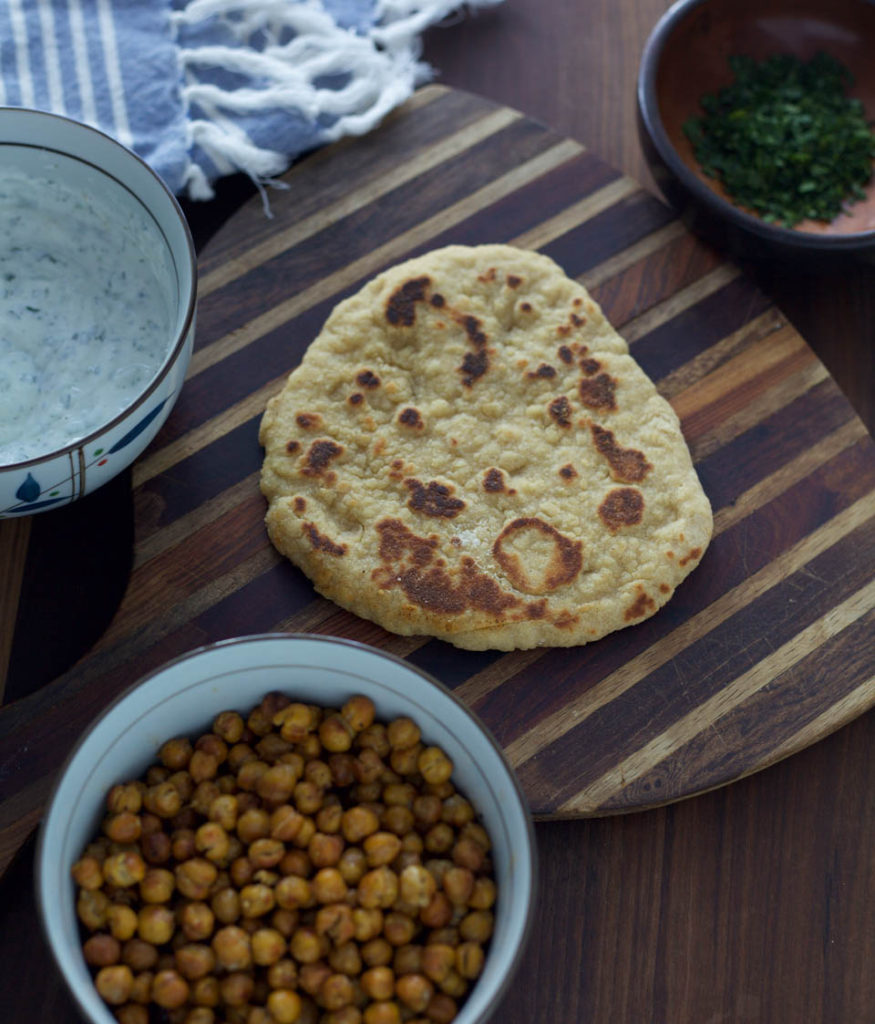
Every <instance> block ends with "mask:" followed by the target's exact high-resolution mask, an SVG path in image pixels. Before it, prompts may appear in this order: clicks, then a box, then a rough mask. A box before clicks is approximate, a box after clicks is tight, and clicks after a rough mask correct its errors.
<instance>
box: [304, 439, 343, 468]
mask: <svg viewBox="0 0 875 1024" xmlns="http://www.w3.org/2000/svg"><path fill="white" fill-rule="evenodd" d="M342 454H343V446H342V445H339V444H337V442H336V441H331V440H326V439H321V440H319V441H314V442H313V443H312V444H311V445H310V447H309V448H308V449H307V454H306V455H305V456H304V466H303V468H302V470H301V472H302V473H303V474H304V475H305V476H321V475H322V474H323V473H324V472H325V470H326V468H327V467H328V466H329V464H330V463H331V462H332V461H333V460H334V459H336V458H338V457H339V456H340V455H342Z"/></svg>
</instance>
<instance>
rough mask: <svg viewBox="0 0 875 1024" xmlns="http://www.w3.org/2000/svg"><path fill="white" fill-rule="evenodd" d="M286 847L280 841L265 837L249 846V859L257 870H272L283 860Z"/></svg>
mask: <svg viewBox="0 0 875 1024" xmlns="http://www.w3.org/2000/svg"><path fill="white" fill-rule="evenodd" d="M285 852H286V848H285V846H283V844H282V842H281V841H280V840H279V839H272V838H271V837H270V836H264V837H263V838H261V839H256V840H254V841H253V842H251V843H250V844H249V850H248V851H247V854H246V855H247V857H248V858H249V860H250V861H251V863H252V864H253V865H254V866H255V867H256V868H272V867H276V865H277V864H279V862H280V861H281V860H282V859H283V856H284V854H285Z"/></svg>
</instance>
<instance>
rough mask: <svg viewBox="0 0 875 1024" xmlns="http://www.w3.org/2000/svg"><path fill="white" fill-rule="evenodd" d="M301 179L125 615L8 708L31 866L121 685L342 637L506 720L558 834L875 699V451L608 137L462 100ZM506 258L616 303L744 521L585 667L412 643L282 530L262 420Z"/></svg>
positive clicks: (231, 249)
mask: <svg viewBox="0 0 875 1024" xmlns="http://www.w3.org/2000/svg"><path fill="white" fill-rule="evenodd" d="M411 168H412V169H411ZM288 180H289V184H290V185H291V189H290V192H289V193H288V196H289V198H288V199H287V200H286V201H283V195H285V194H279V195H278V196H277V197H276V198H275V200H274V218H273V220H271V221H267V220H265V219H264V217H263V213H262V210H261V206H260V203H258V202H257V201H253V202H252V203H251V204H249V205H248V206H246V207H244V208H243V209H242V210H241V211H240V213H239V214H237V215H236V216H235V217H233V218H232V219H231V221H230V222H229V223H228V225H226V227H225V228H223V229H222V230H221V231H220V232H219V233H218V234H217V236H216V237H215V239H214V240H213V242H212V243H211V245H210V246H209V247H208V248H207V250H206V251H205V252H204V254H203V256H202V260H201V270H202V280H203V282H204V287H203V292H202V297H201V301H200V307H199V329H198V340H197V351H196V354H195V357H194V359H193V361H192V367H191V370H190V373H189V377H188V379H187V381H186V385H185V388H184V389H183V394H182V397H181V399H180V401H179V403H178V405H177V407H176V408H175V410H174V412H173V414H172V416H171V418H170V419H169V420H168V422H167V424H166V425H165V427H164V428H163V429H162V431H161V433H160V435H159V437H158V438H157V439H156V441H155V442H154V443H153V445H152V446H151V447H150V449H149V451H148V452H147V453H146V454H145V456H144V457H143V458H142V459H141V460H140V461H139V462H138V463H137V464H136V466H135V467H134V469H133V471H132V479H133V500H134V508H135V530H136V536H135V545H134V552H135V554H134V567H133V569H132V573H131V578H130V583H129V585H128V588H127V590H126V592H125V595H124V598H123V599H122V601H121V604H120V607H119V609H118V612H117V614H116V615H115V617H114V619H113V620H112V622H111V623H110V624H109V626H108V628H107V629H106V630H105V632H104V633H103V635H102V636H101V637H100V639H99V640H98V641H97V642H96V643H95V644H94V645H93V647H92V649H91V651H90V652H89V653H88V654H87V655H86V656H85V657H84V658H83V659H81V660H80V661H79V663H78V664H77V665H76V666H75V667H74V668H73V669H71V670H70V671H69V672H67V673H65V674H64V675H62V676H61V677H60V678H59V679H57V680H56V681H55V682H53V683H51V684H50V685H48V686H46V687H44V688H42V689H41V690H39V691H37V692H36V693H34V694H33V695H31V696H29V697H26V698H23V699H21V700H18V701H16V702H15V703H13V704H12V705H10V706H9V707H6V708H4V709H2V711H0V837H3V843H2V848H4V849H6V851H7V854H8V853H9V852H11V851H12V850H14V848H15V846H16V845H17V843H18V842H20V836H21V821H22V819H23V818H24V819H26V820H31V818H32V816H33V814H34V813H35V811H36V810H37V809H38V806H39V804H38V801H39V799H40V798H41V797H42V796H44V793H45V784H46V780H47V779H49V778H50V777H51V776H52V774H53V772H54V771H55V770H56V769H57V767H58V766H59V764H60V762H61V760H62V759H63V757H64V756H65V754H66V752H67V751H68V750H69V748H70V746H71V744H72V742H73V741H74V739H75V738H76V736H78V735H79V733H80V732H81V730H82V729H83V728H85V727H86V725H87V723H88V722H89V721H90V720H91V718H92V717H93V716H94V715H95V714H96V713H97V712H98V711H99V710H100V709H101V708H102V707H103V706H104V705H105V704H106V703H107V702H108V700H109V699H110V698H111V697H112V696H113V695H114V694H116V693H118V692H119V691H120V690H121V689H123V688H124V687H125V686H127V685H129V684H130V682H131V681H132V679H133V678H135V677H136V676H137V675H140V674H142V673H143V672H145V671H147V670H148V669H150V668H152V667H155V666H157V665H159V664H161V663H162V662H164V661H166V660H167V659H168V658H170V657H172V656H174V655H175V654H177V653H180V652H182V651H184V650H187V649H189V648H190V647H192V646H194V645H196V644H199V643H203V642H207V641H210V640H215V639H219V638H222V637H226V636H231V635H239V634H241V633H252V632H260V631H271V630H277V629H292V630H308V631H320V632H326V633H331V634H336V635H343V636H348V637H354V638H356V639H359V640H364V641H366V642H370V643H375V644H377V645H384V646H389V647H390V648H391V649H393V650H396V651H398V652H399V653H402V654H403V655H404V656H405V657H407V658H409V660H410V661H411V662H413V663H414V664H417V665H420V666H422V667H423V668H425V669H427V670H428V671H430V672H432V673H434V674H435V675H436V676H438V677H439V678H441V679H442V680H443V681H444V682H445V683H446V684H447V685H448V686H450V687H452V688H454V689H455V690H457V692H458V693H459V694H460V695H461V696H462V697H463V698H464V699H466V700H467V701H468V702H469V703H470V704H471V705H472V706H473V707H474V708H475V709H476V710H477V711H478V713H479V714H480V715H481V717H482V718H483V719H484V721H485V722H486V723H487V725H489V726H490V727H491V729H492V730H493V732H494V733H495V735H496V736H497V738H498V740H499V742H500V743H502V745H503V746H504V747H505V749H506V750H507V751H508V754H509V756H510V758H511V761H512V763H513V764H514V765H515V767H516V769H517V771H518V773H519V776H520V779H521V780H522V783H523V786H524V788H525V790H526V792H527V794H528V796H529V799H530V802H531V806H532V810H533V812H534V813H535V814H536V815H537V816H539V817H575V816H579V815H593V814H605V813H615V812H618V811H631V810H639V809H642V808H645V807H650V806H655V805H659V804H663V803H665V802H668V801H673V800H678V799H680V798H684V797H688V796H691V795H692V794H695V793H697V792H701V791H703V790H706V789H710V788H713V787H715V786H720V785H723V784H725V783H727V782H730V781H732V780H735V779H738V778H740V777H742V776H744V775H747V774H749V773H751V772H754V771H757V770H758V769H760V768H762V767H764V766H765V765H768V764H770V763H772V762H773V761H775V760H776V759H778V758H779V757H782V756H785V755H786V754H788V753H790V752H793V751H796V750H798V749H800V748H801V747H803V746H805V745H807V744H809V743H811V742H814V741H815V740H816V739H819V738H821V737H822V736H823V735H825V734H826V733H827V732H829V731H831V730H834V729H836V728H838V727H839V726H840V725H842V724H844V723H845V722H846V721H848V720H850V719H851V718H853V717H854V716H856V715H858V714H860V713H861V712H862V711H863V710H865V708H867V707H868V706H870V705H871V704H872V703H873V702H875V679H873V676H872V665H873V660H875V659H873V655H875V646H873V645H875V640H873V629H872V626H873V622H875V587H873V586H872V584H871V579H872V575H873V572H872V569H873V565H875V500H873V498H875V446H873V444H872V442H871V439H870V438H869V437H868V435H867V434H866V432H865V429H864V428H863V426H862V424H861V423H860V421H859V419H858V418H857V417H856V416H855V415H854V413H853V410H852V409H851V407H850V405H849V404H848V402H847V401H846V400H845V399H844V397H843V396H842V395H841V393H840V392H839V391H838V389H837V387H836V386H835V384H834V382H833V381H832V379H831V378H830V376H829V374H828V373H827V371H826V370H825V368H824V366H823V365H822V363H820V361H819V360H818V359H817V357H816V356H815V355H814V353H813V352H812V350H811V349H810V348H809V347H808V345H807V344H806V343H805V341H804V340H803V339H802V338H801V336H800V335H799V334H798V333H797V332H796V331H795V329H794V328H793V327H792V326H790V325H789V324H788V323H787V322H786V321H785V320H784V318H783V317H782V316H781V315H780V314H779V313H778V312H777V311H776V310H775V309H774V307H773V306H772V305H771V304H770V303H769V301H768V300H767V299H766V297H765V296H764V295H763V294H762V293H761V292H760V291H759V290H758V289H757V288H756V287H755V286H754V285H753V284H752V283H751V282H750V280H749V279H748V278H747V277H745V276H744V275H742V274H740V273H739V272H738V270H737V268H735V267H733V266H731V265H729V264H726V263H724V262H723V261H721V260H720V258H719V257H718V256H717V255H716V254H715V253H714V252H712V251H710V250H709V249H707V248H705V247H704V246H702V245H701V244H700V243H699V242H697V241H696V240H695V239H693V238H691V237H690V236H688V235H687V234H686V233H684V232H682V231H679V230H678V229H677V227H676V224H675V221H674V216H673V214H672V213H671V211H670V210H669V209H668V208H666V207H665V206H664V205H663V204H661V203H659V202H658V201H656V200H655V199H654V198H653V197H651V196H650V195H649V194H648V193H646V192H645V191H644V190H642V189H641V188H640V186H638V185H637V184H636V183H635V182H633V181H632V180H631V179H629V178H626V177H624V176H622V175H620V174H619V173H618V172H617V171H615V170H613V169H612V168H610V167H609V166H608V165H607V164H605V163H604V162H603V161H601V160H600V159H599V158H597V157H596V156H594V155H592V154H591V153H589V152H588V151H586V150H585V148H584V147H583V146H582V145H580V144H579V143H577V142H573V141H571V140H568V139H565V138H563V137H561V136H559V135H556V134H555V133H553V132H551V131H549V130H548V129H546V128H544V127H543V126H541V125H538V124H536V123H535V122H533V121H531V120H529V119H527V118H524V117H522V116H521V115H518V114H515V113H513V112H509V111H508V110H507V109H506V108H501V107H496V106H495V105H493V104H490V103H488V102H486V101H484V100H482V99H479V98H476V97H474V96H472V95H470V94H465V93H461V92H458V91H454V90H447V89H445V88H443V87H437V86H435V87H430V88H428V89H427V90H424V91H422V92H421V93H420V94H418V96H417V97H416V100H415V101H414V103H413V104H412V105H411V106H410V107H409V108H408V109H405V110H402V111H400V112H398V113H397V114H396V115H394V116H393V117H392V118H390V119H389V120H388V121H387V123H386V124H385V125H384V126H383V127H382V128H381V129H380V130H378V131H377V132H375V133H373V134H372V135H369V136H368V137H366V138H364V139H361V140H357V141H356V142H355V143H354V144H352V143H349V144H343V145H340V146H338V147H334V148H331V149H328V150H324V151H322V152H320V153H319V154H318V155H317V156H315V157H314V158H313V159H311V160H308V161H304V162H302V163H301V164H300V165H299V166H298V167H297V168H296V169H295V170H294V171H292V172H291V173H290V175H289V176H288ZM326 182H328V183H330V184H329V185H328V186H327V188H326V185H325V183H326ZM344 182H349V183H351V185H352V187H353V188H354V197H353V198H352V199H351V198H350V195H349V193H347V191H346V190H345V189H344V188H343V183H344ZM291 197H294V201H292V198H291ZM487 240H490V241H507V242H515V243H518V244H533V243H536V244H537V245H538V247H539V248H540V249H541V250H542V251H544V252H546V253H547V254H549V255H551V256H553V257H554V258H555V259H557V260H558V261H559V262H560V263H561V264H562V265H563V266H564V267H565V269H566V271H567V272H568V273H570V274H571V275H573V276H576V277H579V278H580V279H581V280H582V281H584V282H585V283H587V284H588V285H589V287H590V288H591V289H592V291H593V294H594V296H595V297H596V299H597V300H598V301H599V302H600V303H601V304H602V306H603V308H604V310H605V312H606V314H607V315H608V317H609V318H610V319H611V320H612V322H613V323H614V324H615V325H616V326H617V327H618V328H619V329H620V330H621V332H622V333H623V334H624V335H625V336H626V337H627V339H628V340H629V341H630V343H631V345H632V351H633V354H634V355H635V356H636V358H637V359H638V361H639V362H640V363H641V365H642V366H643V367H644V369H645V370H646V371H647V372H648V373H649V374H650V375H651V377H653V378H654V379H655V380H656V381H657V383H658V385H659V386H660V387H661V388H662V389H663V391H664V393H665V394H666V396H667V397H668V398H669V400H670V401H671V402H672V403H673V405H674V406H675V408H676V410H677V411H678V413H679V415H680V417H681V421H682V425H683V428H684V432H685V435H686V437H687V439H688V442H689V444H690V447H691V450H692V452H693V455H694V459H695V461H696V464H697V469H698V472H699V474H700V477H701V479H702V481H703V484H704V486H705V489H706V491H707V492H708V494H709V497H710V498H711V500H712V504H713V506H714V509H715V513H716V531H715V537H714V540H713V542H712V545H711V547H710V549H709V551H708V552H707V554H706V556H705V559H704V560H703V562H702V565H701V566H700V568H699V569H698V570H697V571H696V572H695V573H694V574H693V575H692V576H691V577H690V578H689V579H688V580H687V581H686V582H685V583H684V584H683V586H682V587H681V588H679V590H678V592H677V594H676V595H675V596H674V598H673V599H672V601H671V602H670V603H669V605H668V606H666V608H665V609H664V610H663V611H662V612H661V613H660V614H659V615H657V616H655V617H654V618H653V619H651V620H648V621H647V622H645V623H643V624H641V625H639V626H636V627H634V629H629V630H625V631H622V632H620V633H617V634H614V635H613V636H611V637H608V638H606V639H605V640H603V641H601V642H599V643H597V644H593V645H590V646H587V647H583V648H573V649H553V650H545V651H539V652H534V653H525V654H520V653H511V654H501V653H499V652H482V653H476V654H472V653H471V652H463V651H458V650H456V649H455V648H452V647H449V646H448V645H446V644H444V643H441V642H439V641H434V640H426V639H423V638H412V639H410V638H407V639H404V638H400V639H399V638H395V637H392V636H390V635H389V634H387V633H385V632H384V631H383V630H382V629H380V628H379V627H377V626H375V625H373V624H371V623H368V622H364V621H362V620H359V619H357V618H356V617H354V616H352V615H350V614H348V613H346V612H343V611H341V610H339V609H337V608H336V607H335V606H333V605H332V604H330V603H329V602H326V601H323V600H322V599H319V598H316V597H315V595H314V593H313V591H312V588H311V587H310V584H309V583H308V581H307V580H306V579H305V578H304V577H303V576H302V575H301V574H300V573H299V572H298V571H297V570H296V569H294V568H293V567H292V566H290V565H289V564H287V563H286V562H284V561H283V560H282V559H280V558H279V556H278V555H277V554H276V553H275V552H274V551H273V549H272V548H271V546H270V545H269V543H268V542H267V539H266V535H265V533H264V529H263V526H262V522H261V519H262V515H263V511H264V506H263V501H262V499H261V497H260V495H259V493H258V490H257V473H258V469H259V467H260V462H261V450H260V448H259V446H258V443H257V425H258V420H259V419H260V415H261V412H262V410H263V408H264V404H265V402H266V400H267V397H269V396H270V395H271V394H273V393H274V392H275V391H276V390H277V389H278V388H279V387H280V386H281V384H282V381H283V379H284V377H285V375H286V374H287V373H288V371H289V370H290V369H291V368H292V367H293V366H294V365H295V364H296V363H297V361H298V360H299V359H300V358H301V355H302V354H303V352H304V350H305V348H306V346H307V344H308V343H309V341H310V340H311V339H312V337H314V336H315V334H316V333H317V332H318V330H319V328H320V326H321V324H322V322H323V321H324V319H325V317H326V315H327V313H328V311H329V310H330V309H331V307H332V306H333V305H334V304H335V303H336V302H337V301H338V299H340V298H342V297H343V296H344V295H347V294H349V293H350V292H351V291H353V290H355V289H356V288H358V287H359V286H360V285H361V283H362V282H363V281H364V280H365V279H367V278H368V277H370V276H371V275H373V274H374V273H376V272H378V271H379V270H380V269H382V268H383V267H384V266H386V265H387V264H389V263H392V262H395V261H396V260H398V259H401V258H403V257H405V256H407V255H409V254H412V253H415V252H420V251H423V250H425V249H428V248H432V247H435V246H438V245H441V244H445V243H447V242H450V241H455V242H466V243H471V244H474V243H477V242H481V241H487ZM839 664H840V665H841V666H842V671H841V673H838V672H835V671H834V667H835V666H836V665H839Z"/></svg>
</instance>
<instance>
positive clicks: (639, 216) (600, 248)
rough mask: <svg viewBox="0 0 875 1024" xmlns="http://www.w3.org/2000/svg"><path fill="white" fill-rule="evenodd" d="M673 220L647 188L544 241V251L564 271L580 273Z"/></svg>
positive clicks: (578, 274)
mask: <svg viewBox="0 0 875 1024" xmlns="http://www.w3.org/2000/svg"><path fill="white" fill-rule="evenodd" d="M672 220H674V214H673V213H672V211H671V210H670V209H669V208H668V207H667V206H666V205H665V203H661V202H659V201H658V200H657V199H654V198H653V196H651V195H648V194H647V193H646V192H643V191H641V192H636V193H634V194H633V195H631V196H629V197H627V198H626V199H623V200H621V201H620V202H619V203H615V204H614V205H613V206H611V207H610V208H609V209H607V210H605V211H604V212H603V213H600V214H598V215H597V216H595V217H593V218H592V219H591V220H588V221H586V223H584V224H581V225H580V227H577V228H574V229H573V230H572V231H569V232H567V233H566V234H564V235H562V236H561V237H559V238H557V239H556V240H555V241H553V242H550V243H549V244H548V245H545V246H544V247H543V252H544V253H545V255H547V256H550V257H551V258H552V259H554V260H556V262H557V263H558V264H559V265H560V266H561V267H562V268H564V270H565V273H566V274H569V275H570V276H571V277H581V276H582V275H583V274H585V273H586V271H587V270H591V269H592V268H593V267H595V266H597V265H598V264H599V263H601V262H603V261H604V260H606V259H608V258H609V257H610V256H613V255H614V254H615V253H618V252H620V250H622V249H627V248H628V247H629V246H630V245H633V244H634V243H635V242H637V241H639V240H640V239H642V238H644V237H645V236H646V235H648V234H650V233H651V232H652V231H656V230H658V229H659V228H661V227H664V226H665V225H666V224H668V223H670V222H671V221H672Z"/></svg>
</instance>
